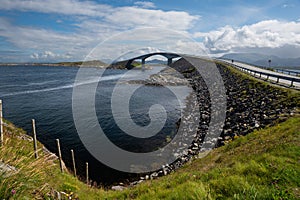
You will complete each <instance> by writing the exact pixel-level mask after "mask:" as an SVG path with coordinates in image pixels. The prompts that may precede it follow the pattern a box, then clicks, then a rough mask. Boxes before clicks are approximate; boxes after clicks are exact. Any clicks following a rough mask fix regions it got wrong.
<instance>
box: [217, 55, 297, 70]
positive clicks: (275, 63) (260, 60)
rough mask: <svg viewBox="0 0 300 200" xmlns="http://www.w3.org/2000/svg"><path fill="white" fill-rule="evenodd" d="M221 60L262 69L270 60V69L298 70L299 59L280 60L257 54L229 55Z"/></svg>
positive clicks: (272, 56)
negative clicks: (256, 66)
mask: <svg viewBox="0 0 300 200" xmlns="http://www.w3.org/2000/svg"><path fill="white" fill-rule="evenodd" d="M221 58H225V59H233V60H236V61H241V62H245V63H250V64H254V65H258V66H264V67H267V66H268V65H269V63H268V60H271V61H272V62H271V67H276V68H298V69H300V57H299V58H280V57H278V56H274V55H265V54H258V53H230V54H225V55H223V56H222V57H221Z"/></svg>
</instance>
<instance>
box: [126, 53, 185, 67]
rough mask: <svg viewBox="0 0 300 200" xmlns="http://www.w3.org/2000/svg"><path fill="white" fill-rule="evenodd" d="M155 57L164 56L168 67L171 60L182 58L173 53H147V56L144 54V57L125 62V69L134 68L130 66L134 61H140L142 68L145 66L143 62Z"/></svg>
mask: <svg viewBox="0 0 300 200" xmlns="http://www.w3.org/2000/svg"><path fill="white" fill-rule="evenodd" d="M155 55H160V56H164V57H165V58H167V59H168V66H170V65H171V64H172V60H173V59H174V58H178V57H182V56H180V55H178V54H175V53H166V52H156V53H149V54H145V55H141V56H138V57H135V58H132V59H129V60H128V61H127V64H126V68H127V69H132V68H134V66H132V62H133V61H135V60H141V63H142V66H143V65H145V62H146V59H147V58H150V57H152V56H155Z"/></svg>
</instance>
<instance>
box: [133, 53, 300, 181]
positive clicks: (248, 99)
mask: <svg viewBox="0 0 300 200" xmlns="http://www.w3.org/2000/svg"><path fill="white" fill-rule="evenodd" d="M172 67H173V68H175V69H176V70H177V71H178V72H180V73H181V74H183V75H184V77H185V80H188V81H189V84H190V85H191V86H192V87H193V89H194V90H195V91H196V93H197V101H194V100H193V98H190V97H188V98H187V103H186V108H185V111H184V112H188V113H191V114H190V115H189V116H187V117H186V118H182V119H181V120H180V121H179V122H180V123H181V125H182V126H183V130H184V131H186V135H187V136H188V135H189V133H190V132H191V133H192V132H193V131H194V130H192V129H191V128H190V124H191V123H193V122H194V120H195V118H197V117H196V116H193V114H192V113H195V112H193V110H194V109H195V108H196V107H197V105H199V109H200V120H199V121H200V122H199V126H198V128H197V134H196V135H193V137H194V141H193V143H192V145H191V144H183V143H182V144H181V145H182V146H184V145H191V146H190V147H189V149H188V151H187V152H186V153H184V154H182V155H180V156H179V157H178V159H177V160H176V161H175V162H173V163H172V164H170V165H166V166H163V167H162V169H161V170H159V171H157V172H153V173H151V174H147V175H144V176H143V177H141V180H140V181H135V182H133V183H131V184H132V185H134V184H137V183H139V182H141V181H143V180H145V179H153V178H156V177H158V176H163V175H166V174H168V173H170V172H171V171H173V170H175V169H177V168H179V167H180V166H182V165H183V164H184V163H186V162H187V161H189V160H190V159H191V158H192V157H194V156H195V155H198V154H199V153H200V151H205V149H203V148H202V149H201V147H202V145H203V140H204V138H205V135H206V133H207V130H208V125H209V122H210V116H211V113H210V99H209V92H208V89H207V87H206V85H205V83H204V80H203V79H202V77H201V76H200V75H199V74H198V72H197V71H196V70H192V68H193V67H192V66H191V65H190V64H189V63H188V62H186V61H185V60H183V59H181V60H178V61H177V62H175V63H173V64H172ZM217 67H218V69H219V71H220V74H221V76H222V78H223V81H224V85H225V88H226V95H227V110H226V120H225V124H224V128H223V131H222V133H221V135H220V137H218V138H211V140H209V141H207V142H208V143H209V142H210V143H212V144H215V143H216V146H217V147H218V146H221V145H224V144H225V143H226V142H228V141H230V140H233V139H234V138H235V137H239V136H242V135H246V134H248V133H250V132H253V131H254V130H255V129H260V128H264V127H266V126H270V125H274V124H275V123H277V122H279V121H283V120H285V119H286V118H287V117H288V116H290V115H294V114H296V113H297V112H298V109H299V106H300V99H299V95H292V94H290V92H288V91H287V90H283V89H281V88H277V87H273V86H270V85H268V84H264V83H262V82H258V81H256V80H253V79H250V78H247V77H245V76H244V75H242V74H240V72H237V71H234V70H233V69H230V68H228V67H226V66H223V65H221V64H217ZM168 76H174V72H173V71H172V70H169V69H168V71H166V70H164V71H162V72H160V73H159V74H157V75H153V76H152V77H151V78H150V81H151V82H150V83H152V84H151V85H166V84H168V83H170V81H166V80H167V77H168ZM154 77H155V78H154ZM156 77H160V78H156ZM180 79H182V77H178V76H176V77H175V78H174V77H173V78H172V79H170V80H172V81H171V85H180V84H181V83H183V82H184V80H180ZM154 80H156V81H157V82H156V83H155V82H154ZM174 80H177V81H178V82H175V81H174ZM152 81H153V82H152ZM160 81H162V82H160ZM147 83H149V80H147V82H146V84H147ZM154 83H155V84H154ZM179 122H178V124H179ZM179 148H180V147H179ZM173 153H174V155H175V154H176V152H173Z"/></svg>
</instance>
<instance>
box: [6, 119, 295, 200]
mask: <svg viewBox="0 0 300 200" xmlns="http://www.w3.org/2000/svg"><path fill="white" fill-rule="evenodd" d="M23 134H24V131H22V130H21V129H17V128H15V127H14V126H13V125H12V124H9V125H8V126H6V127H5V138H6V139H5V145H4V146H3V147H1V151H0V157H1V160H2V162H4V163H7V164H9V165H11V166H15V167H16V168H17V170H18V171H16V172H14V173H10V174H7V173H6V174H2V175H1V176H0V197H1V199H3V198H5V199H9V198H12V199H26V198H25V197H28V198H33V197H34V198H45V199H53V197H54V196H55V194H54V191H63V192H65V193H67V194H72V196H73V198H75V197H79V199H103V198H107V199H161V198H166V199H223V198H233V199H254V198H256V199H299V198H300V165H299V162H300V160H299V158H300V117H299V116H295V117H293V118H290V119H289V120H287V121H286V122H283V123H280V124H278V125H276V126H273V127H269V128H266V129H262V130H259V131H255V132H254V133H251V134H249V135H247V136H245V137H239V138H237V139H236V140H234V141H232V142H230V143H228V144H227V145H225V146H223V147H220V148H218V149H215V150H213V151H212V152H211V153H209V155H208V156H206V157H204V158H202V159H194V160H193V161H192V162H190V163H188V164H186V165H185V166H184V167H183V168H181V169H179V170H178V171H176V172H174V173H172V174H170V175H168V176H165V177H161V178H158V179H156V180H149V181H145V182H143V183H141V184H139V185H138V186H136V187H133V188H129V189H125V190H124V191H105V190H103V189H96V188H90V187H88V186H86V185H85V184H84V183H82V182H80V181H78V180H77V179H76V178H74V177H73V176H72V174H70V173H64V174H62V173H61V172H60V170H59V165H58V162H57V160H53V159H50V157H49V155H46V154H44V153H43V152H40V154H42V155H43V156H41V157H40V158H39V159H38V160H35V159H34V156H33V153H32V142H31V141H27V140H24V138H22V137H21V136H22V135H23ZM39 146H40V147H41V144H40V145H39ZM13 193H14V194H13Z"/></svg>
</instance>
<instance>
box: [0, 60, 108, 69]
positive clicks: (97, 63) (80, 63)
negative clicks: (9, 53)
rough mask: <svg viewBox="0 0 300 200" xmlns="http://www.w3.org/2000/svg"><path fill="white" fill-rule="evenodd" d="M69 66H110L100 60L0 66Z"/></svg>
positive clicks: (4, 64) (3, 64)
mask: <svg viewBox="0 0 300 200" xmlns="http://www.w3.org/2000/svg"><path fill="white" fill-rule="evenodd" d="M18 65H25V66H26V65H28V66H67V67H91V66H92V67H99V68H104V67H107V66H108V64H107V63H105V62H102V61H100V60H90V61H76V62H57V63H0V66H18Z"/></svg>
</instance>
